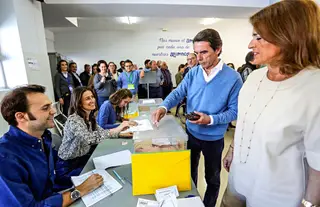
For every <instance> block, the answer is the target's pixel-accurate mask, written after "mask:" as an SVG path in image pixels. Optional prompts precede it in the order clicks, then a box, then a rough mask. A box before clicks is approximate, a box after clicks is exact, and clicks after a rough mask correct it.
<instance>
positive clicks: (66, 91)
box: [54, 60, 74, 116]
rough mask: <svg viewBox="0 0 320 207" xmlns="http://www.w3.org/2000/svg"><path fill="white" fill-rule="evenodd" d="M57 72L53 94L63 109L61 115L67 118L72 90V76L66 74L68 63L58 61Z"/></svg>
mask: <svg viewBox="0 0 320 207" xmlns="http://www.w3.org/2000/svg"><path fill="white" fill-rule="evenodd" d="M57 71H58V72H57V73H56V75H55V76H54V92H55V95H56V97H57V99H58V100H59V102H60V104H61V105H62V107H63V110H62V112H63V114H65V115H66V116H68V109H69V105H70V97H71V93H72V90H73V89H74V83H73V79H72V75H71V74H70V73H68V62H67V61H65V60H60V61H59V63H58V65H57Z"/></svg>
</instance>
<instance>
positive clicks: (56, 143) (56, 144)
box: [51, 134, 62, 152]
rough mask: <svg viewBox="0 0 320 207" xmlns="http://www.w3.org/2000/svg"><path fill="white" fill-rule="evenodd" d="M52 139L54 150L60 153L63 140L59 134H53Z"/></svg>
mask: <svg viewBox="0 0 320 207" xmlns="http://www.w3.org/2000/svg"><path fill="white" fill-rule="evenodd" d="M51 137H52V144H51V146H52V148H53V149H54V150H56V151H57V152H58V151H59V147H60V145H61V143H62V138H61V137H60V136H59V135H58V134H52V135H51Z"/></svg>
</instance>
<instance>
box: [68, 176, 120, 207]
mask: <svg viewBox="0 0 320 207" xmlns="http://www.w3.org/2000/svg"><path fill="white" fill-rule="evenodd" d="M93 174H99V175H101V176H102V177H103V185H102V186H101V187H99V188H97V189H96V190H94V191H92V192H91V193H89V194H87V195H85V196H83V197H82V201H83V202H84V204H85V205H86V206H87V207H88V206H92V205H93V204H95V203H97V202H99V201H100V200H102V199H104V198H106V197H108V196H109V195H112V194H113V193H115V192H117V191H118V190H120V189H121V188H122V186H121V185H120V184H119V183H118V182H117V181H116V180H115V179H114V178H113V177H112V176H111V175H110V174H109V173H107V171H105V170H92V171H90V172H87V173H85V174H83V175H80V176H73V177H71V180H72V182H73V184H74V185H75V186H78V185H80V184H82V183H83V182H84V181H85V180H86V179H87V178H89V177H90V176H91V175H93Z"/></svg>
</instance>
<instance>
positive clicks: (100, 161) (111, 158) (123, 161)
mask: <svg viewBox="0 0 320 207" xmlns="http://www.w3.org/2000/svg"><path fill="white" fill-rule="evenodd" d="M93 163H94V166H95V168H96V169H101V170H104V169H106V168H109V167H116V166H121V165H127V164H131V152H130V151H129V150H123V151H119V152H116V153H112V154H108V155H104V156H100V157H95V158H93Z"/></svg>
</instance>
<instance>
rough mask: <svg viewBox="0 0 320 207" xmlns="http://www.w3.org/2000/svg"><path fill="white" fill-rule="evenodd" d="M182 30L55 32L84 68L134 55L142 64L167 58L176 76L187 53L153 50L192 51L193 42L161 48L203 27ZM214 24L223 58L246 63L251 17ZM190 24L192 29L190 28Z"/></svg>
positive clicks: (66, 51) (57, 44)
mask: <svg viewBox="0 0 320 207" xmlns="http://www.w3.org/2000/svg"><path fill="white" fill-rule="evenodd" d="M190 26H191V25H186V29H185V30H179V31H168V32H162V31H160V30H159V31H145V32H143V31H140V32H124V31H93V32H90V31H88V32H60V33H55V49H56V51H57V52H59V53H62V54H64V55H66V56H68V57H70V58H72V59H73V60H74V61H75V62H77V63H78V68H79V70H80V71H78V72H81V71H82V70H83V65H84V64H86V63H87V64H92V63H94V62H97V61H98V60H99V59H105V60H106V61H107V62H109V61H114V62H116V64H117V65H119V61H120V60H125V59H128V58H129V59H131V60H132V61H133V62H134V63H136V64H138V66H139V67H140V66H141V67H142V66H143V62H144V60H145V59H147V58H149V59H155V60H165V61H167V63H168V65H169V69H170V70H171V72H172V74H173V76H174V75H175V74H176V73H177V70H178V65H179V64H181V63H185V62H186V57H185V56H180V57H176V58H174V57H170V56H169V57H168V56H167V57H158V56H152V53H159V52H163V53H169V54H170V52H171V51H175V52H178V51H179V52H180V51H182V52H184V51H185V52H192V51H193V48H192V43H189V44H186V43H174V44H173V45H175V46H177V45H184V46H186V45H188V46H189V47H190V48H189V49H159V50H157V47H158V46H160V45H164V46H170V45H171V44H169V43H161V42H160V41H159V40H160V38H163V39H179V40H182V39H185V38H190V39H193V38H194V36H195V35H196V34H197V33H198V32H199V31H200V30H201V29H200V28H197V29H196V28H190ZM211 27H212V28H214V29H216V30H217V31H219V33H220V35H221V38H222V40H223V53H222V56H221V58H222V59H223V60H224V61H225V62H226V63H228V62H233V63H234V64H235V65H236V66H237V67H238V66H241V65H242V64H243V63H244V57H245V55H246V53H247V52H248V43H249V41H250V40H251V33H252V27H251V25H250V24H249V23H248V20H234V19H232V20H231V19H229V20H222V21H220V22H218V23H216V24H215V25H213V26H211ZM187 28H189V29H187Z"/></svg>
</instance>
